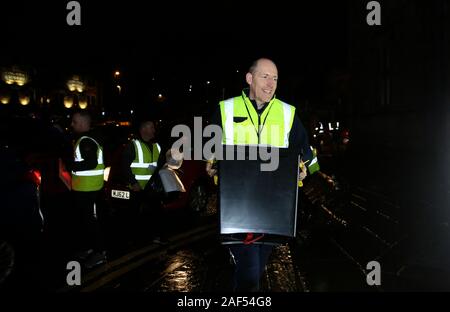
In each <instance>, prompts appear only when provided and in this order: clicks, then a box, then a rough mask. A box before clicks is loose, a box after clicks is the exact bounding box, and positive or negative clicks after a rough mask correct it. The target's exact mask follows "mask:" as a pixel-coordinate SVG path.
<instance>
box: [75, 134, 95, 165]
mask: <svg viewBox="0 0 450 312" xmlns="http://www.w3.org/2000/svg"><path fill="white" fill-rule="evenodd" d="M80 154H81V158H83V161H79V162H75V161H74V162H73V164H72V171H84V170H93V169H95V167H97V164H98V163H97V144H95V142H94V141H92V140H91V139H87V138H86V139H83V140H81V142H80Z"/></svg>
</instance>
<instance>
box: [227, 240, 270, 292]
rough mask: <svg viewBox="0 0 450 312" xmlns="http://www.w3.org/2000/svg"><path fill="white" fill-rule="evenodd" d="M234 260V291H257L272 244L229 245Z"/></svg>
mask: <svg viewBox="0 0 450 312" xmlns="http://www.w3.org/2000/svg"><path fill="white" fill-rule="evenodd" d="M229 248H230V251H231V254H232V255H233V258H234V262H235V269H234V277H233V282H234V291H259V290H260V281H261V276H262V274H263V273H264V269H265V267H266V264H267V261H268V260H269V257H270V254H271V253H272V249H273V246H272V245H265V244H250V245H244V244H236V245H230V247H229Z"/></svg>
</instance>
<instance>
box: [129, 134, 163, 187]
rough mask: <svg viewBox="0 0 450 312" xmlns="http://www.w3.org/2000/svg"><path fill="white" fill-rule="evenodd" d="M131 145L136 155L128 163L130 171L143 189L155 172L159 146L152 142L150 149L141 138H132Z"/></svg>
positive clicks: (159, 150)
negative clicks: (129, 163)
mask: <svg viewBox="0 0 450 312" xmlns="http://www.w3.org/2000/svg"><path fill="white" fill-rule="evenodd" d="M133 145H134V151H135V154H136V156H135V158H134V160H133V162H132V163H131V165H130V167H131V172H132V173H133V174H134V178H135V179H136V181H137V182H138V183H139V185H140V186H141V188H142V189H144V188H145V186H146V185H147V183H148V181H149V180H150V178H151V177H152V175H153V173H154V172H155V169H156V165H157V163H158V158H159V153H160V152H161V147H160V146H159V144H157V143H154V144H152V146H151V149H152V150H151V151H150V148H149V146H148V144H147V143H145V142H143V141H141V140H133Z"/></svg>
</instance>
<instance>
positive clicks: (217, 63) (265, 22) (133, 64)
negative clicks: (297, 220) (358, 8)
mask: <svg viewBox="0 0 450 312" xmlns="http://www.w3.org/2000/svg"><path fill="white" fill-rule="evenodd" d="M67 2H68V1H61V4H60V5H58V4H57V3H51V4H45V5H44V4H42V3H41V2H24V1H17V2H14V4H9V5H7V6H6V5H5V4H2V6H3V8H2V10H1V15H2V23H4V25H3V26H2V29H6V32H4V33H3V34H2V37H3V42H4V43H6V44H4V45H3V46H4V47H8V48H7V49H2V51H1V53H2V59H3V60H5V62H2V63H7V64H24V65H27V66H31V67H36V66H37V67H39V68H41V71H42V68H43V69H44V70H46V71H49V72H50V73H52V72H53V71H54V69H57V70H59V71H61V70H67V72H81V73H88V74H89V75H95V76H96V77H98V78H99V79H104V78H105V77H109V75H110V74H111V72H113V71H114V70H115V69H120V70H121V71H122V72H123V73H124V76H123V78H124V79H126V78H129V79H128V83H129V84H130V85H131V89H132V90H133V88H134V91H133V92H132V93H133V95H134V100H136V98H139V95H138V93H140V92H138V91H137V90H141V89H143V88H145V87H146V86H148V85H149V84H150V83H151V80H152V79H153V78H154V77H157V78H158V80H159V81H162V83H161V84H160V85H163V86H167V85H171V86H174V85H176V86H178V90H179V89H183V88H187V87H188V85H189V84H190V83H194V84H195V83H197V84H199V83H204V81H207V80H211V81H213V82H215V86H216V87H218V88H219V87H221V86H222V85H223V84H226V83H228V84H229V83H230V81H231V82H232V84H233V85H235V86H239V88H240V87H244V86H245V81H244V73H245V71H246V70H247V69H248V67H249V65H250V64H251V62H252V61H253V60H255V59H257V58H259V57H262V56H266V57H270V58H272V59H273V60H274V61H275V62H276V63H277V65H278V67H279V74H280V79H281V80H280V85H279V88H280V89H279V90H280V92H282V91H283V78H288V79H289V78H290V79H292V78H294V79H299V80H300V81H304V84H305V87H304V88H303V90H299V92H302V94H305V96H308V95H311V94H317V93H320V92H321V90H322V88H323V86H322V84H323V81H324V80H326V76H327V75H328V74H329V72H330V71H332V70H335V69H345V67H346V65H347V63H346V62H347V42H346V27H347V22H348V21H347V19H346V2H345V1H342V2H341V1H339V3H337V4H326V6H325V5H324V4H321V3H320V4H311V1H304V2H298V1H297V2H296V3H295V4H293V3H292V2H287V1H286V2H285V3H284V4H281V3H280V2H277V3H263V2H257V1H253V2H252V1H250V2H248V1H245V2H244V1H241V2H231V3H230V2H226V3H225V2H222V1H221V2H215V1H210V2H200V3H199V2H195V3H191V2H189V3H184V4H182V3H178V2H173V3H172V2H165V4H158V5H155V4H145V5H144V4H143V3H144V2H141V1H139V2H137V1H136V2H134V3H133V2H131V1H121V2H117V3H112V4H109V3H108V4H103V3H100V4H99V3H97V4H94V3H93V2H92V1H89V2H88V1H79V3H80V4H81V24H82V25H81V26H68V25H67V24H66V16H67V13H68V12H69V11H68V10H67V9H66V3H67ZM237 71H239V73H237ZM105 79H106V78H105ZM285 81H286V80H285ZM218 83H219V84H221V86H218V85H217V84H218ZM164 88H166V89H167V87H164ZM164 88H163V89H164ZM211 88H214V87H213V86H212V85H211ZM128 89H129V88H128ZM237 89H238V87H236V88H235V89H233V91H235V90H237ZM219 91H220V90H219V89H217V90H216V93H219ZM306 93H308V94H306Z"/></svg>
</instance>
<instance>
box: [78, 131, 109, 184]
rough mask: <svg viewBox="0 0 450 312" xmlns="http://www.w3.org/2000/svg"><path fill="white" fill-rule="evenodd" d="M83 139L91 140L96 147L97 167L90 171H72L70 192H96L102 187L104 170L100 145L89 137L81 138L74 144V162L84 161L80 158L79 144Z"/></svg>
mask: <svg viewBox="0 0 450 312" xmlns="http://www.w3.org/2000/svg"><path fill="white" fill-rule="evenodd" d="M85 139H88V140H92V141H94V143H95V144H96V145H97V166H96V167H95V168H94V169H92V170H82V171H72V190H74V191H79V192H92V191H98V190H100V189H102V187H103V183H104V182H103V172H104V169H105V165H104V163H103V149H102V147H101V146H100V144H98V143H97V141H95V140H94V139H93V138H91V137H89V136H82V137H81V138H79V139H78V141H77V142H76V143H75V148H74V159H75V162H80V161H83V160H84V159H83V158H82V157H81V152H80V143H81V141H82V140H85Z"/></svg>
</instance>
